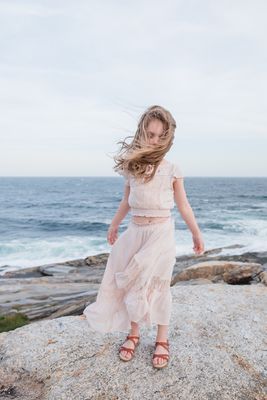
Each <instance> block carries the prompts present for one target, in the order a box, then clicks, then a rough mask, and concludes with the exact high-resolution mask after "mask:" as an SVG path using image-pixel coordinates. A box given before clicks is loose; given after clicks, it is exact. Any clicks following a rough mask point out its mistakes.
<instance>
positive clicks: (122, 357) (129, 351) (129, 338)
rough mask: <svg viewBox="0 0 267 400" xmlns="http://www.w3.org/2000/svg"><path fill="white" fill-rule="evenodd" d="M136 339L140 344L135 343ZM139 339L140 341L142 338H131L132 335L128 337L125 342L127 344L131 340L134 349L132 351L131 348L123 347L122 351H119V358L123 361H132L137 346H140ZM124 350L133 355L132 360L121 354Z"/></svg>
mask: <svg viewBox="0 0 267 400" xmlns="http://www.w3.org/2000/svg"><path fill="white" fill-rule="evenodd" d="M134 339H138V342H137V343H135V341H134ZM139 339H140V336H131V335H128V336H127V337H126V339H125V340H124V342H126V341H127V340H131V341H132V342H133V344H134V348H133V349H131V348H130V347H125V346H121V347H120V349H119V357H120V359H121V360H123V361H130V360H131V359H132V358H133V356H134V351H135V348H136V346H138V344H139ZM123 350H126V351H127V352H128V353H130V354H131V357H130V358H125V357H124V356H123V355H122V354H121V351H123Z"/></svg>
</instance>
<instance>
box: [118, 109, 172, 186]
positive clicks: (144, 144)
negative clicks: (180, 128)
mask: <svg viewBox="0 0 267 400" xmlns="http://www.w3.org/2000/svg"><path fill="white" fill-rule="evenodd" d="M153 119H157V120H159V121H161V122H162V123H163V137H162V138H161V139H160V142H159V143H158V144H157V146H156V148H155V147H154V146H152V145H150V144H149V143H148V135H147V127H148V124H149V123H150V121H152V120H153ZM175 128H176V122H175V119H174V118H173V116H172V115H171V113H170V112H169V111H168V110H166V109H165V108H164V107H161V106H157V105H154V106H151V107H149V108H148V109H147V110H146V111H145V112H144V113H143V114H142V116H141V118H140V119H139V122H138V126H137V130H136V133H135V135H134V136H127V137H126V138H125V139H124V140H121V141H119V142H117V144H119V145H120V144H121V147H120V149H119V151H118V153H117V155H116V156H114V157H113V159H114V161H115V167H114V168H113V169H114V171H115V172H118V171H119V170H123V171H127V172H129V173H131V174H132V175H133V176H134V177H135V178H136V179H143V178H145V182H149V181H150V180H151V179H152V178H153V176H154V175H155V172H156V169H157V167H158V165H159V164H160V162H161V161H162V159H163V158H164V156H165V154H166V153H167V152H168V151H169V150H170V148H171V146H172V144H173V139H174V132H175ZM128 138H133V140H132V141H131V142H130V143H127V142H126V139H128ZM148 165H152V166H153V167H154V168H153V171H152V173H151V174H149V175H148V176H146V171H147V166H148Z"/></svg>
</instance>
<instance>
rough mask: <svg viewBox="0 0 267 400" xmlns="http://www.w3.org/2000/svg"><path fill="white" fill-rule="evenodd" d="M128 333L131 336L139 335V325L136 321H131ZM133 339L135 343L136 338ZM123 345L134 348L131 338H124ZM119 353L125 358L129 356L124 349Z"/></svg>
mask: <svg viewBox="0 0 267 400" xmlns="http://www.w3.org/2000/svg"><path fill="white" fill-rule="evenodd" d="M129 335H131V336H132V335H133V336H139V325H138V324H137V323H136V322H133V321H131V330H130V333H129ZM134 341H135V343H137V342H138V340H137V339H134ZM123 346H125V347H129V348H130V349H133V348H134V344H133V342H132V341H131V340H126V341H125V342H124V343H123ZM121 354H122V355H123V356H124V357H126V358H131V354H130V353H129V352H127V351H125V350H122V351H121Z"/></svg>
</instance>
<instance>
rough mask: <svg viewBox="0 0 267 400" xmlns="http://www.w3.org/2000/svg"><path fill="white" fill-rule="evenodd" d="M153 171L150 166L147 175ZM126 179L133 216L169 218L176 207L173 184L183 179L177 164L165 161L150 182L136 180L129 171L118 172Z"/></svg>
mask: <svg viewBox="0 0 267 400" xmlns="http://www.w3.org/2000/svg"><path fill="white" fill-rule="evenodd" d="M152 171H153V166H152V165H148V167H147V172H146V173H147V174H149V173H151V172H152ZM118 173H119V174H120V175H123V176H124V178H125V184H126V185H128V186H130V194H129V199H128V203H129V206H130V207H131V214H132V215H139V216H146V217H167V216H170V215H171V209H172V208H173V207H174V198H173V182H174V180H175V179H176V178H183V174H182V171H181V170H180V167H179V166H178V165H177V164H176V163H175V164H174V163H171V162H169V161H167V160H163V161H162V162H161V163H160V165H159V166H158V168H157V171H156V173H155V175H154V177H153V178H152V180H151V181H150V182H146V183H145V182H142V181H141V180H137V179H135V177H134V176H133V175H131V174H130V173H129V172H128V171H124V170H120V171H118Z"/></svg>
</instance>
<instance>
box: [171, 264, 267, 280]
mask: <svg viewBox="0 0 267 400" xmlns="http://www.w3.org/2000/svg"><path fill="white" fill-rule="evenodd" d="M262 271H263V268H262V265H261V264H258V263H252V262H239V261H218V260H211V261H204V262H200V263H196V264H194V265H191V266H190V267H187V268H185V269H184V270H183V271H181V272H179V273H177V274H176V275H174V277H173V279H172V283H171V284H172V285H175V284H176V283H177V282H180V281H188V280H191V279H209V280H211V281H212V282H218V281H224V282H226V283H230V284H243V283H249V282H250V281H252V280H253V279H255V280H256V278H257V281H259V280H260V273H261V272H262Z"/></svg>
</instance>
